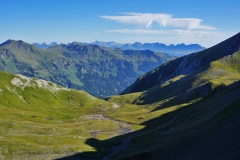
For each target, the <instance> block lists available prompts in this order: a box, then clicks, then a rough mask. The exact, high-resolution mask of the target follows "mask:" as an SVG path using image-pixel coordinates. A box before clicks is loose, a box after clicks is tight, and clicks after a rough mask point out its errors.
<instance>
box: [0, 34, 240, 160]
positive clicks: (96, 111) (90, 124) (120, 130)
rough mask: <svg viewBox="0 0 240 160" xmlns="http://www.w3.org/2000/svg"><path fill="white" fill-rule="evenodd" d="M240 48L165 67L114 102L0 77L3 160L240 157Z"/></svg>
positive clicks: (233, 43)
mask: <svg viewBox="0 0 240 160" xmlns="http://www.w3.org/2000/svg"><path fill="white" fill-rule="evenodd" d="M239 44H240V39H239V34H237V35H235V36H233V37H232V38H230V39H228V40H226V41H224V42H222V43H220V44H218V45H216V46H214V47H212V48H209V49H207V50H205V51H202V52H198V53H194V54H191V55H189V56H185V57H182V58H179V59H176V60H173V61H170V62H168V63H165V64H164V65H162V66H160V67H159V68H157V69H155V70H153V71H151V72H149V73H147V74H146V75H144V76H143V77H141V78H139V79H138V80H137V81H136V83H135V84H133V85H132V86H130V88H128V89H127V90H125V91H128V92H134V93H130V94H123V95H118V96H112V97H108V98H106V100H107V101H104V100H100V99H97V98H95V97H93V96H91V95H89V94H88V93H86V92H84V91H77V90H71V89H67V88H64V87H61V86H58V85H56V84H54V83H52V82H49V81H44V80H39V79H34V78H27V77H25V76H22V75H13V74H10V73H6V72H0V114H1V116H0V123H1V125H0V147H1V148H0V149H1V152H0V158H1V159H17V160H18V159H54V158H57V159H60V160H75V159H76V160H86V159H91V160H99V159H102V160H107V159H136V160H142V159H150V160H156V159H159V160H165V159H166V160H175V159H180V160H193V159H194V160H195V159H199V160H200V159H201V160H202V159H207V160H208V159H209V160H212V159H224V160H225V159H226V160H228V159H233V160H235V159H239V157H240V152H239V147H240V139H239V135H240V128H239V124H240V108H239V106H240V98H239V97H240V65H239V64H240V51H239V47H240V45H239ZM65 47H66V46H65ZM66 49H67V48H66ZM54 50H57V48H55V49H54ZM71 50H73V49H71ZM77 50H78V49H77ZM56 53H61V52H60V51H56ZM62 53H65V52H64V51H63V52H62ZM62 55H63V54H62ZM76 56H77V55H76ZM96 56H97V55H96ZM46 57H47V56H46ZM82 57H84V55H82ZM138 88H139V90H135V89H138Z"/></svg>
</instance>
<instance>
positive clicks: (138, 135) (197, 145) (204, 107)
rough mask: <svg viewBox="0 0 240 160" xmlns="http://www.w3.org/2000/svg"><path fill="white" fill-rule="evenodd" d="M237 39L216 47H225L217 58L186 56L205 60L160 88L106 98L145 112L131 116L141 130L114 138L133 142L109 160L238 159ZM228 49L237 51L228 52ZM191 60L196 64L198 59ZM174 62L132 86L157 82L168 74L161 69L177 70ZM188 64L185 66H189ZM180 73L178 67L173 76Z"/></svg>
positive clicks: (239, 63) (239, 69)
mask: <svg viewBox="0 0 240 160" xmlns="http://www.w3.org/2000/svg"><path fill="white" fill-rule="evenodd" d="M238 37H239V34H238V35H236V36H234V37H232V38H230V39H228V40H226V41H224V42H222V43H220V44H219V45H217V48H224V51H222V52H220V53H222V55H220V56H219V54H216V53H214V52H210V51H212V50H213V49H212V48H211V49H210V51H209V50H206V51H203V52H201V54H200V53H194V54H192V55H190V57H193V56H194V57H196V55H197V57H198V58H200V60H201V58H202V57H205V58H204V59H205V60H206V61H209V63H206V64H205V65H203V64H202V65H201V67H198V69H196V70H192V71H191V73H188V74H180V75H178V76H177V75H176V76H173V78H169V77H168V78H169V79H168V80H167V79H166V78H165V79H166V80H165V81H164V82H163V83H160V84H156V85H153V86H151V85H150V87H149V88H146V90H143V91H141V92H136V93H130V94H124V95H119V96H113V97H109V98H108V100H109V101H112V102H118V103H129V104H131V103H132V104H138V105H139V107H140V108H141V109H142V110H144V109H146V110H147V111H146V112H145V113H144V114H142V113H140V112H139V113H138V114H136V115H134V116H135V118H137V119H135V121H134V122H133V123H138V124H140V125H141V126H143V128H141V129H140V130H138V131H136V132H132V133H130V134H127V135H124V136H120V137H116V138H115V139H118V138H122V139H123V138H125V139H126V138H130V139H131V142H130V143H129V144H128V146H127V148H126V149H125V150H122V151H120V152H119V153H117V154H115V155H112V156H111V157H112V158H113V159H114V158H116V159H119V158H122V159H239V157H240V153H239V151H238V148H239V147H240V145H239V144H240V141H239V140H238V135H239V133H240V129H239V117H240V108H239V106H240V98H239V97H240V51H239V50H238V49H239V44H240V39H239V38H238ZM230 42H231V43H230ZM221 45H223V46H224V47H223V46H221ZM227 46H229V48H227ZM232 46H235V48H236V50H235V49H232V48H231V47H232ZM237 46H238V47H237ZM215 47H216V46H215ZM215 49H216V48H215ZM206 53H208V54H209V56H208V55H207V54H206ZM218 53H219V52H218ZM205 54H206V55H205ZM224 55H225V56H224ZM215 56H216V57H215ZM219 57H221V58H219ZM183 59H184V57H183ZM180 60H181V58H180ZM188 60H189V59H188ZM191 60H193V59H191ZM194 61H195V62H196V61H197V59H194ZM174 62H176V63H174ZM178 62H179V59H177V60H173V61H171V62H169V63H166V64H164V65H163V66H161V67H160V70H161V71H162V72H163V73H162V72H159V71H156V72H155V70H154V71H152V72H149V73H148V74H147V75H145V77H142V79H141V78H140V80H139V81H141V83H140V82H139V81H137V82H136V84H134V85H136V86H139V87H142V86H141V85H140V84H143V83H145V82H146V81H147V82H146V83H148V84H150V83H151V81H150V80H151V78H153V77H155V78H156V77H158V78H159V76H157V73H158V74H159V75H164V73H167V72H168V70H167V71H165V70H162V69H161V68H162V67H163V68H164V67H165V66H166V67H167V68H170V66H169V64H170V63H173V64H172V66H178V67H179V63H178ZM191 62H192V61H191ZM191 62H188V61H185V62H184V63H186V64H191ZM156 70H157V69H156ZM179 70H180V69H179V68H177V69H176V70H175V71H173V72H174V73H176V72H177V71H179ZM185 72H188V71H185ZM169 73H170V72H169ZM169 73H168V74H169ZM179 73H182V72H179ZM151 74H153V75H154V76H152V75H151ZM147 77H150V78H147ZM160 77H161V78H162V79H164V77H162V76H160ZM161 78H160V79H161ZM134 85H133V86H134ZM145 87H146V86H145ZM141 89H143V88H141ZM126 115H127V113H125V115H124V116H123V115H122V113H119V117H126ZM130 116H133V115H129V118H130Z"/></svg>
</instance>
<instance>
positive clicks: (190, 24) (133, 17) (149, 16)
mask: <svg viewBox="0 0 240 160" xmlns="http://www.w3.org/2000/svg"><path fill="white" fill-rule="evenodd" d="M100 17H101V18H103V19H108V20H112V21H116V22H119V23H122V24H133V25H141V26H145V27H147V28H150V27H151V25H152V24H153V23H154V22H155V23H157V24H158V25H159V26H162V27H174V28H184V29H190V30H194V29H201V30H216V28H214V27H212V26H208V25H205V24H202V20H201V19H197V18H173V17H172V15H171V14H165V13H157V14H154V13H125V14H124V15H121V16H100Z"/></svg>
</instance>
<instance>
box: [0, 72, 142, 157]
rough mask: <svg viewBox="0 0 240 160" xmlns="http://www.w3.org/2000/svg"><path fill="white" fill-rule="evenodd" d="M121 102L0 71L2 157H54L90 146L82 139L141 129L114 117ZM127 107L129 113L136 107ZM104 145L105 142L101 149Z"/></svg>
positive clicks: (87, 149)
mask: <svg viewBox="0 0 240 160" xmlns="http://www.w3.org/2000/svg"><path fill="white" fill-rule="evenodd" d="M123 106H124V105H122V106H121V105H120V104H117V103H111V102H106V101H103V100H100V99H97V98H95V97H93V96H91V95H90V94H88V93H86V92H85V91H77V90H70V89H67V88H63V87H61V86H58V85H56V84H54V83H52V82H49V81H45V80H41V79H34V78H28V77H25V76H22V75H13V74H10V73H5V72H2V71H1V72H0V159H18V160H19V159H53V158H60V157H63V156H66V155H69V154H74V153H79V152H85V151H94V150H95V148H93V147H91V146H89V145H87V144H86V142H85V141H86V139H88V138H97V139H99V140H104V139H107V138H109V137H113V136H116V135H121V134H124V133H128V132H130V131H134V130H135V129H138V128H139V127H137V126H138V125H132V124H130V123H129V122H128V121H121V120H117V119H116V118H115V116H114V115H115V112H116V110H117V109H118V108H121V107H123ZM129 107H130V108H132V110H133V111H130V112H134V110H136V109H137V108H136V107H134V106H133V107H131V105H129ZM134 108H135V109H134ZM108 149H109V148H107V147H105V148H104V146H103V153H104V152H106V151H108Z"/></svg>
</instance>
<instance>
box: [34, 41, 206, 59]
mask: <svg viewBox="0 0 240 160" xmlns="http://www.w3.org/2000/svg"><path fill="white" fill-rule="evenodd" d="M76 43H79V42H76ZM83 44H86V43H83ZM90 44H95V45H98V46H101V47H108V48H120V49H122V50H151V51H155V52H163V53H167V54H170V55H173V56H183V55H187V54H190V53H193V52H198V51H202V50H204V49H205V47H203V46H201V45H199V44H188V45H186V44H184V43H181V44H177V45H174V44H170V45H166V44H164V43H158V42H156V43H140V42H135V43H116V42H114V41H112V42H102V41H95V42H93V43H90ZM33 45H35V46H36V47H39V48H45V49H46V48H49V47H52V46H56V45H58V44H57V43H56V42H52V43H50V44H46V43H45V42H44V43H33Z"/></svg>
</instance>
